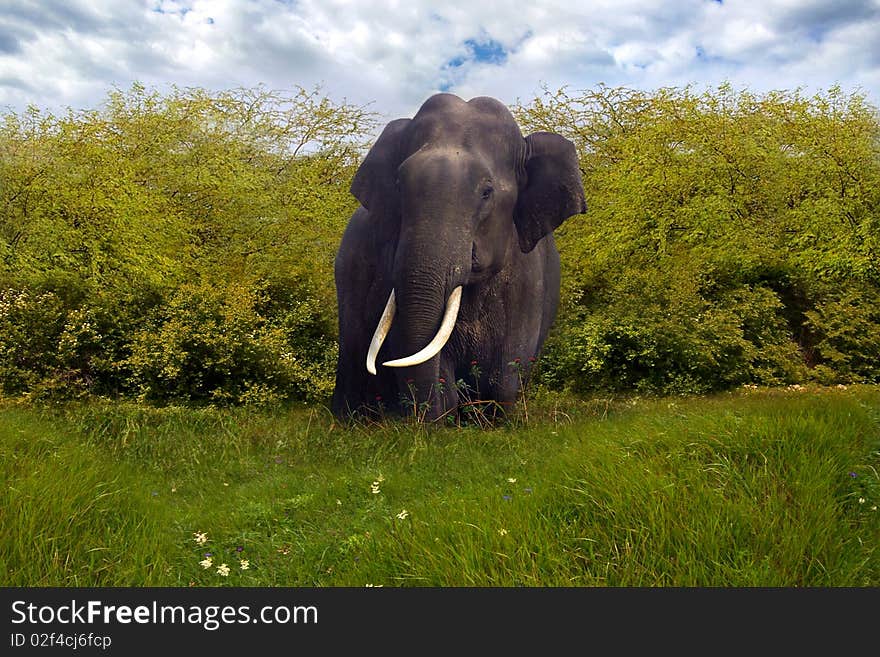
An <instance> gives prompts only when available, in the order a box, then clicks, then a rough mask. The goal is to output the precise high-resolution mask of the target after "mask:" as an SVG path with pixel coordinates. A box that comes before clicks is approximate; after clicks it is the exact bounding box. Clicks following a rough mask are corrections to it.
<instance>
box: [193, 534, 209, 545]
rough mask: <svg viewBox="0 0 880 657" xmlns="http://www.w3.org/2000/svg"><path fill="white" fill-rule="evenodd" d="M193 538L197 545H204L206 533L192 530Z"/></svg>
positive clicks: (206, 540) (206, 537)
mask: <svg viewBox="0 0 880 657" xmlns="http://www.w3.org/2000/svg"><path fill="white" fill-rule="evenodd" d="M193 540H194V541H195V542H196V543H198V544H199V545H204V544H205V543H207V542H208V535H207V534H206V533H205V532H193Z"/></svg>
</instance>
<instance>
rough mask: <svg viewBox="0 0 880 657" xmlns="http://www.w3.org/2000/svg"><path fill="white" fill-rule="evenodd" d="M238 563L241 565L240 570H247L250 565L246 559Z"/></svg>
mask: <svg viewBox="0 0 880 657" xmlns="http://www.w3.org/2000/svg"><path fill="white" fill-rule="evenodd" d="M238 563H239V564H240V565H241V569H242V570H247V569H248V568H250V567H251V562H250V561H248V560H247V559H242V560H241V561H239V562H238Z"/></svg>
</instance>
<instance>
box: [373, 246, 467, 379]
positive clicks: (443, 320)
mask: <svg viewBox="0 0 880 657" xmlns="http://www.w3.org/2000/svg"><path fill="white" fill-rule="evenodd" d="M404 241H406V240H404ZM410 243H411V244H412V242H410ZM418 244H419V245H421V244H424V241H422V240H420V241H419V242H418ZM402 246H403V245H402ZM415 252H417V253H426V252H428V251H427V250H426V249H415ZM411 253H412V251H408V250H406V249H403V250H402V251H401V250H399V252H398V260H397V264H398V267H397V268H396V271H395V275H394V279H393V280H394V281H395V287H394V289H392V291H391V294H390V295H389V297H388V302H387V303H386V304H385V309H384V311H383V313H382V316H381V318H380V320H379V323H378V325H377V327H376V330H375V332H374V334H373V338H372V341H371V342H370V347H369V349H368V351H367V360H366V366H367V370H368V371H369V372H370V373H371V374H375V373H376V360H377V358H378V354H379V349H380V348H381V346H382V343H383V342H384V340H385V338H386V337H387V336H388V334H389V332H390V331H391V326H392V324H393V325H394V326H395V335H396V336H397V337H396V338H395V345H394V354H393V355H394V356H396V358H393V359H390V360H386V361H384V362H383V363H382V365H384V366H385V367H396V368H403V367H414V366H416V365H421V364H423V363H427V362H428V361H430V360H432V359H433V358H435V357H436V356H437V354H439V353H440V351H441V350H442V349H443V347H444V345H445V344H446V343H447V342H448V340H449V338H450V337H451V335H452V332H453V329H454V328H455V321H456V319H457V317H458V311H459V307H460V305H461V297H462V292H463V290H462V283H464V282H465V281H464V280H461V276H460V273H461V271H462V267H460V266H459V267H453V266H452V265H451V264H450V263H448V261H447V259H446V258H443V259H442V260H441V262H439V263H438V262H437V261H436V260H430V259H423V258H413V257H412V256H411V255H410V254H411ZM446 255H447V256H448V254H446ZM448 290H451V291H450V292H448V295H447V291H448Z"/></svg>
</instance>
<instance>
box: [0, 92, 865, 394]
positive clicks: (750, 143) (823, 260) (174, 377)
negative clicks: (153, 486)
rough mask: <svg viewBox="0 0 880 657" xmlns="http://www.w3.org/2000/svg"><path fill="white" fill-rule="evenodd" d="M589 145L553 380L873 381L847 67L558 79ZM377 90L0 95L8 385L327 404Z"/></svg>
mask: <svg viewBox="0 0 880 657" xmlns="http://www.w3.org/2000/svg"><path fill="white" fill-rule="evenodd" d="M512 109H513V112H514V115H515V116H516V118H517V120H518V121H519V123H520V125H521V127H522V129H523V132H524V133H529V132H532V131H535V130H551V131H554V132H558V133H560V134H563V135H565V136H566V137H568V138H569V139H571V140H572V141H573V142H574V143H575V144H576V146H577V148H578V151H579V155H580V162H581V167H582V171H583V178H584V185H585V192H586V197H587V201H588V205H589V210H588V212H587V213H586V214H585V215H580V216H578V217H574V218H572V219H570V220H569V221H567V222H566V223H565V224H563V226H562V227H561V228H560V229H559V230H558V231H557V242H558V244H559V248H560V252H561V256H562V263H563V290H562V304H561V308H560V313H559V316H558V317H557V321H556V325H555V326H554V329H553V331H552V333H551V336H550V339H549V340H548V343H547V346H546V348H545V352H544V354H543V355H542V357H541V359H540V362H539V366H538V373H539V381H540V382H541V383H542V384H544V385H546V386H548V387H550V388H553V389H563V388H565V389H571V390H574V391H577V392H589V391H592V390H639V391H645V392H658V393H679V392H682V393H685V392H687V393H690V392H697V393H699V392H706V391H712V390H719V389H725V388H729V387H732V386H737V385H743V384H762V385H774V384H783V383H798V382H806V381H818V382H820V383H825V384H830V383H849V382H873V383H876V382H880V116H878V112H877V109H876V108H875V107H873V106H872V105H871V104H870V103H869V102H868V101H867V99H866V98H865V97H864V96H863V95H861V94H859V93H845V92H844V91H842V90H841V89H840V88H832V89H830V90H828V91H827V92H823V93H819V94H817V95H811V96H808V95H805V94H803V93H802V92H800V91H798V90H795V91H777V92H770V93H764V94H756V93H753V92H750V91H748V90H737V89H734V88H733V87H732V86H730V85H722V86H720V87H718V88H715V89H711V90H707V91H704V92H701V93H697V92H694V91H693V90H692V89H691V88H668V89H660V90H656V91H638V90H633V89H628V88H610V87H604V86H600V87H597V88H595V89H590V90H581V91H577V92H574V91H571V90H569V89H568V88H563V89H559V90H547V89H545V90H544V91H543V92H541V93H539V94H537V95H536V96H535V97H534V98H532V99H530V100H529V101H528V102H525V103H522V102H521V103H519V104H517V105H516V106H515V107H513V108H512ZM378 127H380V126H379V125H378V123H377V116H376V114H375V113H373V112H371V111H369V110H368V109H367V108H365V107H359V106H355V105H352V104H349V103H347V102H336V101H334V100H332V99H330V98H328V97H326V96H325V95H324V94H323V93H322V92H321V90H320V89H314V90H306V89H302V88H296V89H294V90H292V91H290V92H278V91H270V90H267V89H265V88H262V87H257V88H250V89H236V90H230V91H223V92H210V91H207V90H204V89H172V90H171V91H169V92H167V93H160V92H158V91H156V90H152V89H147V88H145V87H143V86H141V85H134V86H133V87H132V88H130V89H127V90H118V89H116V90H113V91H112V92H110V93H109V94H108V95H107V98H106V100H105V102H104V103H103V104H102V105H101V106H100V107H99V108H97V109H93V110H87V111H68V112H67V113H66V114H64V115H60V116H59V115H54V114H52V113H50V112H48V111H45V110H41V109H40V108H36V107H31V108H28V109H27V110H26V111H23V112H14V111H6V112H5V113H4V114H2V117H0V205H2V212H0V261H2V265H0V389H2V392H3V393H4V394H5V395H7V396H27V397H29V398H32V399H43V398H69V397H79V396H89V395H101V396H112V397H116V396H123V397H131V398H137V399H140V400H144V401H147V402H151V403H172V402H173V403H178V402H187V403H190V402H192V403H214V404H230V403H232V404H239V403H266V402H273V401H279V400H282V399H297V400H304V401H309V402H324V401H326V400H327V398H328V396H329V393H330V392H331V391H332V386H333V374H334V364H335V359H336V301H335V291H334V288H333V257H334V255H335V250H336V247H337V245H338V242H339V239H340V237H341V234H342V231H343V229H344V226H345V224H346V222H347V220H348V217H349V216H350V215H351V213H352V211H353V210H354V209H355V207H356V203H357V202H356V201H355V199H354V198H352V197H351V195H350V194H349V192H348V187H349V183H350V181H351V177H352V175H353V174H354V171H355V170H356V167H357V164H358V161H359V159H360V158H361V157H362V156H363V154H364V152H365V150H366V148H367V147H368V145H369V141H370V139H371V138H372V136H373V135H375V133H376V130H377V128H378Z"/></svg>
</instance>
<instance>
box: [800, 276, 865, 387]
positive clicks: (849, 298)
mask: <svg viewBox="0 0 880 657" xmlns="http://www.w3.org/2000/svg"><path fill="white" fill-rule="evenodd" d="M806 316H807V325H808V327H809V328H810V329H811V330H812V331H814V332H815V333H816V335H817V338H818V339H817V342H816V347H815V350H816V357H817V363H818V364H817V366H816V376H817V377H818V378H819V379H820V380H822V381H823V382H825V383H834V382H843V383H880V291H878V290H877V289H875V288H870V287H865V288H862V289H859V288H853V287H845V288H843V289H840V290H839V291H838V292H837V293H836V294H833V295H830V296H829V297H828V298H827V299H825V300H823V301H822V302H821V303H819V304H818V305H817V306H816V308H815V309H814V310H811V311H808V312H807V313H806Z"/></svg>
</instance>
